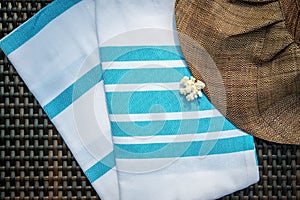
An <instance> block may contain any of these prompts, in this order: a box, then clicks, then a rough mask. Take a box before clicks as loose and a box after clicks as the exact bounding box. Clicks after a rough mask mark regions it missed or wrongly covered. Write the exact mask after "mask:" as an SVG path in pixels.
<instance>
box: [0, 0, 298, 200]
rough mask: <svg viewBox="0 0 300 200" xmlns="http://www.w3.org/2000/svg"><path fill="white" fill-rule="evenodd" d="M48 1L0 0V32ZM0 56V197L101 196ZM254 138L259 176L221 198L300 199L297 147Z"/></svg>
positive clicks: (25, 88) (76, 197)
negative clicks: (242, 188) (259, 178)
mask: <svg viewBox="0 0 300 200" xmlns="http://www.w3.org/2000/svg"><path fill="white" fill-rule="evenodd" d="M50 2H51V1H50V0H37V1H36V0H27V1H24V0H1V2H0V38H2V37H4V36H5V35H7V34H8V33H9V32H11V31H12V30H13V29H15V28H16V27H17V26H19V25H20V24H22V23H23V22H24V21H26V20H27V19H28V18H30V17H31V16H32V15H33V14H35V13H36V12H37V11H38V10H40V9H41V8H42V7H44V6H46V5H47V4H48V3H50ZM0 56H1V57H0V199H100V198H99V197H98V196H97V194H96V192H95V191H94V189H93V188H92V187H91V184H90V183H89V181H88V180H87V178H86V177H85V176H84V174H83V172H82V171H81V169H80V167H79V166H78V164H77V163H76V161H75V160H74V158H73V157H72V154H71V152H70V151H69V149H68V148H67V146H66V145H65V144H64V142H63V141H62V138H61V137H60V136H59V134H58V132H57V131H56V129H55V128H54V126H53V125H52V124H51V122H50V121H49V119H48V118H47V116H46V114H45V113H44V112H43V110H42V109H41V107H40V106H39V104H38V103H37V101H36V100H35V99H34V97H33V95H32V94H31V93H30V92H29V90H28V88H27V87H26V86H25V84H24V82H23V81H22V79H21V78H20V77H19V76H18V74H17V73H16V71H15V69H14V68H13V66H12V65H11V64H10V62H9V61H8V59H7V58H6V57H5V55H4V53H3V52H1V55H0ZM256 143H257V145H256V147H257V153H258V162H259V170H260V176H261V180H260V181H259V182H258V183H257V184H255V185H253V186H250V187H249V188H246V189H244V190H242V191H238V192H236V193H234V194H231V195H228V196H226V197H224V198H223V199H293V200H296V199H300V147H299V146H292V145H277V144H273V143H268V142H265V141H263V140H260V139H256ZM199 189H201V188H199Z"/></svg>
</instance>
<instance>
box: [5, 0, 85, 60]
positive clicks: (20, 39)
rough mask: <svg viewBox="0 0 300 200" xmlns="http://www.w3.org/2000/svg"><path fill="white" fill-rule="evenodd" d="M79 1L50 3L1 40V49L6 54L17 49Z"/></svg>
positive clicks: (67, 0)
mask: <svg viewBox="0 0 300 200" xmlns="http://www.w3.org/2000/svg"><path fill="white" fill-rule="evenodd" d="M78 2H80V0H56V1H54V2H53V3H51V4H49V5H48V6H46V7H45V8H43V9H42V10H41V11H39V12H38V13H37V14H36V15H34V16H33V17H32V18H31V19H30V20H28V21H27V22H25V23H24V24H23V25H22V26H20V27H19V28H17V29H16V30H15V31H13V32H12V33H11V34H9V35H8V36H7V37H5V38H4V39H3V40H1V42H0V46H1V49H2V50H3V51H4V53H5V54H6V55H8V54H10V53H11V52H13V51H15V50H16V49H17V48H19V47H20V46H21V45H23V44H24V43H25V42H27V41H28V40H30V38H32V37H33V36H35V35H36V34H37V33H38V32H39V31H41V30H42V29H43V28H44V27H45V26H46V25H47V24H49V22H51V21H52V20H54V19H55V18H56V17H58V16H59V15H61V14H62V13H63V12H65V11H66V10H68V9H69V8H70V7H72V6H74V5H75V4H77V3H78Z"/></svg>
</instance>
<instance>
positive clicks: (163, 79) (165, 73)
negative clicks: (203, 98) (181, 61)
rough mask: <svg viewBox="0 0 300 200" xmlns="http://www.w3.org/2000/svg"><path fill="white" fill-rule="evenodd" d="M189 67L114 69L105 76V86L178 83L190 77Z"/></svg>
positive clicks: (106, 72) (107, 71)
mask: <svg viewBox="0 0 300 200" xmlns="http://www.w3.org/2000/svg"><path fill="white" fill-rule="evenodd" d="M190 75H191V73H190V71H189V69H188V68H187V67H184V66H183V67H180V68H150V69H113V70H106V71H105V72H104V74H103V80H104V81H105V84H133V83H168V82H169V83H170V82H178V83H179V81H180V80H181V79H182V77H184V76H190Z"/></svg>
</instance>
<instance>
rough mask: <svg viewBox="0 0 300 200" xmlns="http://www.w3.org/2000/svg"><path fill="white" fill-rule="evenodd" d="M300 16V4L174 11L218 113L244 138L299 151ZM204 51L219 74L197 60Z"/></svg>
mask: <svg viewBox="0 0 300 200" xmlns="http://www.w3.org/2000/svg"><path fill="white" fill-rule="evenodd" d="M281 5H285V7H284V8H285V9H283V6H281ZM284 10H285V11H286V12H284ZM287 10H288V11H287ZM292 12H294V13H292ZM283 13H286V17H284V16H283ZM297 16H300V7H299V8H298V7H297V4H296V0H214V1H211V0H177V6H176V20H177V21H176V22H177V28H178V32H179V33H180V34H181V35H183V36H185V37H181V35H180V37H179V39H180V42H181V47H182V51H183V54H184V56H185V58H186V59H187V61H188V63H189V66H192V67H193V68H194V69H196V70H197V71H198V72H200V74H201V77H200V76H198V74H197V73H195V72H194V71H192V72H193V74H194V76H195V77H197V78H199V79H201V80H203V81H204V82H205V83H206V85H207V87H206V89H207V90H206V91H205V92H206V94H208V96H209V98H210V99H211V100H212V101H213V103H214V105H215V106H216V107H217V108H218V109H219V110H220V111H221V112H222V113H223V114H224V115H226V117H227V118H228V119H229V120H230V121H231V122H233V123H234V124H235V125H236V126H237V127H239V128H240V129H242V130H244V131H245V132H248V133H250V134H252V135H254V136H256V137H259V138H262V139H265V140H268V141H272V142H277V143H282V144H298V145H300V87H299V85H300V44H298V43H297V42H296V41H297V40H295V38H297V37H298V33H299V30H298V29H297V28H298V24H297V23H296V21H297V19H298V18H297ZM291 19H294V20H291ZM294 21H295V22H294ZM295 24H297V25H295ZM299 27H300V24H299ZM290 30H291V31H290ZM187 36H188V37H187ZM202 48H204V49H205V50H206V51H207V52H208V54H209V56H210V57H211V58H212V60H213V62H214V63H215V66H214V65H212V64H211V63H205V62H206V61H208V60H209V59H207V57H201V56H199V55H201V54H200V53H201V49H202ZM218 73H219V74H220V76H221V77H220V78H219V79H217V78H216V74H218ZM224 86H225V88H226V89H224ZM223 89H224V90H223ZM221 91H224V92H225V93H226V94H225V95H224V96H220V95H219V93H220V92H221ZM224 107H225V108H226V111H224V109H223V108H224Z"/></svg>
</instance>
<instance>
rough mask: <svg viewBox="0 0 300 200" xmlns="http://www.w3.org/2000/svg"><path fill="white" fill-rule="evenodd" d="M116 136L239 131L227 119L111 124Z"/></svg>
mask: <svg viewBox="0 0 300 200" xmlns="http://www.w3.org/2000/svg"><path fill="white" fill-rule="evenodd" d="M111 128H112V133H113V135H114V136H118V137H126V136H155V135H177V134H197V133H199V134H201V133H208V132H218V131H228V130H235V129H237V128H236V127H235V126H234V125H233V124H232V123H230V122H229V121H228V120H227V119H226V118H225V117H223V116H222V117H213V118H202V119H187V120H166V121H146V122H111Z"/></svg>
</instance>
